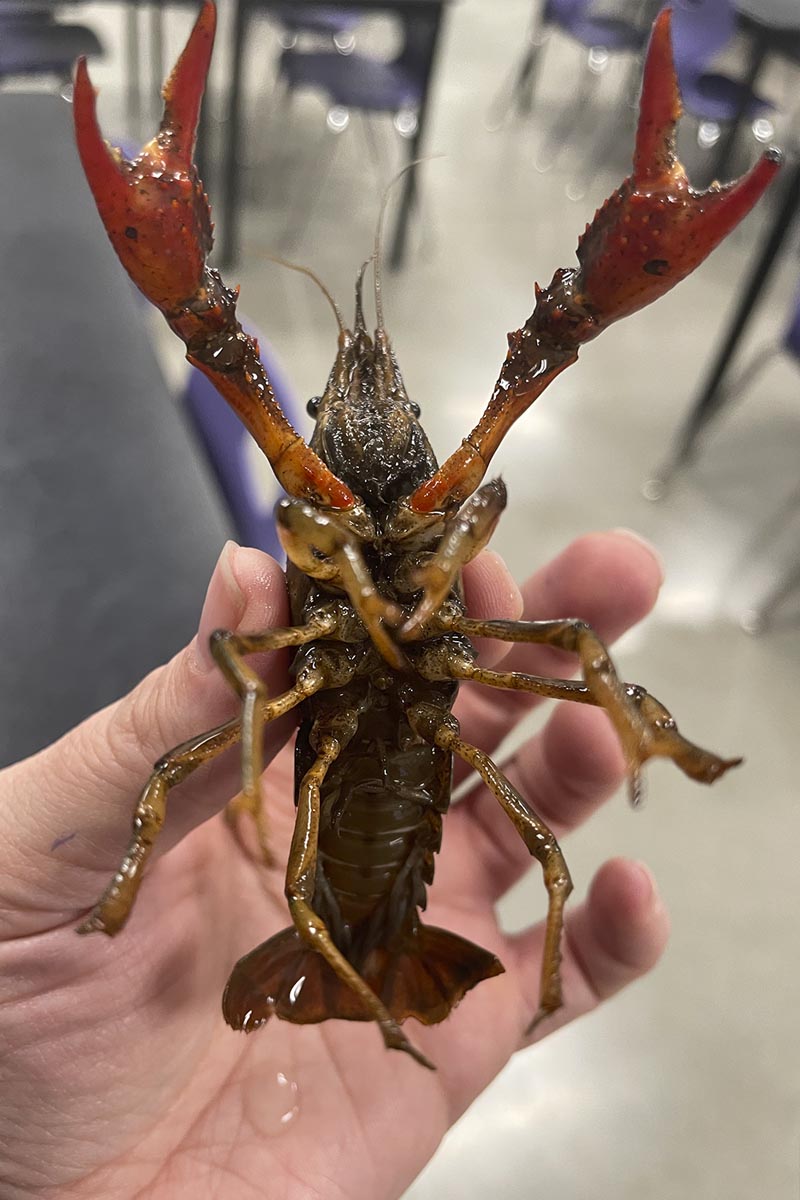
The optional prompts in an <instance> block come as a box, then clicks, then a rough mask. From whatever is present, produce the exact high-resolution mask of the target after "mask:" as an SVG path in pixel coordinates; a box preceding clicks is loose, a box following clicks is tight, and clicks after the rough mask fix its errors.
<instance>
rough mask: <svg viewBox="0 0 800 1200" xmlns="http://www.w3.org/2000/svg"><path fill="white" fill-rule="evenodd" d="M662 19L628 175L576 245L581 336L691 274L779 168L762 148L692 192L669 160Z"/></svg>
mask: <svg viewBox="0 0 800 1200" xmlns="http://www.w3.org/2000/svg"><path fill="white" fill-rule="evenodd" d="M670 18H671V12H670V10H669V9H664V10H663V11H662V12H661V13H660V14H659V16H658V18H657V20H656V23H655V26H654V28H653V35H652V38H651V39H650V46H649V49H648V52H647V61H646V63H645V69H644V81H643V85H642V99H641V108H640V116H639V127H638V130H637V135H636V150H635V154H634V169H633V174H632V176H631V177H630V178H629V179H626V180H625V182H624V183H623V184H622V186H621V187H620V188H619V189H618V190H617V191H616V192H614V194H613V195H612V196H610V197H609V199H608V200H606V202H605V204H604V205H603V206H602V207H601V208H600V209H599V210H598V212H597V214H596V215H595V218H594V220H593V222H592V224H591V225H590V226H588V227H587V230H586V232H585V234H584V235H583V237H582V238H581V240H580V242H579V245H578V261H579V262H580V265H581V269H580V271H579V272H578V275H577V277H576V278H575V281H574V289H575V299H576V300H577V301H578V302H579V304H581V305H583V306H584V307H585V308H586V309H587V310H588V312H589V313H590V314H591V317H592V318H593V321H592V325H593V328H592V329H591V330H587V334H588V337H593V336H595V335H596V334H597V333H599V332H600V330H601V329H603V328H605V327H606V326H607V325H610V324H611V323H612V322H613V321H617V320H619V319H620V318H621V317H624V316H627V315H628V314H629V313H632V312H635V311H636V310H637V309H639V308H643V307H644V306H645V305H646V304H650V303H651V302H652V301H653V300H656V299H658V297H659V296H662V295H663V294H664V293H665V292H667V291H669V289H670V288H672V287H674V286H675V284H676V283H679V282H680V280H681V279H684V278H685V277H686V276H687V275H689V274H690V273H691V272H692V271H693V270H694V269H695V267H697V266H698V265H699V264H700V263H701V262H702V261H703V259H704V258H706V256H707V255H708V254H710V253H711V251H712V250H713V249H714V248H715V246H717V245H718V244H719V243H720V242H721V241H722V240H723V238H725V237H726V236H727V234H728V233H730V231H731V230H732V229H733V228H734V226H735V225H737V224H738V222H739V221H741V220H742V218H743V217H744V216H745V215H746V214H747V213H748V212H749V211H750V209H751V208H752V207H753V205H754V204H755V203H756V201H757V200H758V198H759V197H760V196H761V194H762V193H763V191H764V190H765V188H766V187H767V185H768V184H769V183H770V181H771V180H772V178H773V177H774V175H775V173H776V172H777V170H778V168H779V166H780V163H781V157H782V156H781V154H780V152H779V151H777V150H767V151H766V152H765V153H764V155H762V157H761V159H760V160H759V161H758V162H757V163H756V165H755V166H754V167H753V168H752V170H751V171H750V172H749V173H748V174H747V175H745V176H744V177H743V178H742V179H740V180H738V181H737V182H735V183H729V184H725V185H724V186H720V185H719V184H717V183H714V184H712V186H711V187H710V188H708V190H707V191H704V192H697V191H695V190H694V189H693V188H692V187H690V185H689V181H688V179H687V178H686V172H685V171H684V169H683V167H682V166H681V164H680V162H679V161H678V158H677V155H676V153H675V127H676V125H677V122H678V118H679V117H680V115H681V101H680V94H679V92H678V81H677V78H676V75H675V66H674V63H673V58H672V42H671V37H670ZM582 340H588V338H583V339H582Z"/></svg>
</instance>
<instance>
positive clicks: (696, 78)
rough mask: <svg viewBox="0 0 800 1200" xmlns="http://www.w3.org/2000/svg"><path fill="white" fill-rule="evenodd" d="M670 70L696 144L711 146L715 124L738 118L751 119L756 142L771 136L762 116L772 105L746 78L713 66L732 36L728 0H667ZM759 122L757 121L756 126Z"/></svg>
mask: <svg viewBox="0 0 800 1200" xmlns="http://www.w3.org/2000/svg"><path fill="white" fill-rule="evenodd" d="M670 4H671V7H672V10H673V11H672V48H673V54H674V56H675V70H676V73H677V75H678V83H679V84H680V89H681V97H682V99H683V106H684V109H685V110H686V112H687V113H688V114H689V115H690V116H692V117H694V118H695V120H696V121H697V122H698V134H697V140H698V144H699V145H700V146H702V147H703V148H704V149H710V148H711V147H712V146H714V145H715V144H716V143H717V141H718V140H719V137H720V132H721V128H720V127H721V126H722V125H725V124H728V123H730V122H733V121H737V120H739V119H741V117H742V116H743V115H744V117H745V119H746V120H748V121H750V122H752V123H753V126H754V129H753V132H754V134H755V135H756V137H757V139H758V140H759V141H761V142H768V141H770V140H771V138H772V135H773V129H772V124H771V122H770V121H769V120H767V119H766V118H767V117H768V114H769V113H770V112H773V111H774V108H775V106H774V105H773V104H772V103H771V101H769V100H767V99H765V98H764V97H763V96H759V95H758V94H757V93H756V92H754V91H753V90H752V89H751V88H750V87H749V86H748V85H747V83H746V82H743V81H741V80H738V79H732V78H731V77H730V76H729V75H725V74H723V73H722V72H720V71H716V70H714V69H713V65H712V64H713V60H714V59H715V57H716V56H717V55H718V54H719V53H720V51H722V50H724V49H725V48H726V47H727V46H728V45H729V44H730V43H731V42H732V41H733V39H734V37H735V35H736V11H735V9H734V6H733V3H732V2H731V0H670ZM758 122H762V124H760V125H759V124H757V123H758Z"/></svg>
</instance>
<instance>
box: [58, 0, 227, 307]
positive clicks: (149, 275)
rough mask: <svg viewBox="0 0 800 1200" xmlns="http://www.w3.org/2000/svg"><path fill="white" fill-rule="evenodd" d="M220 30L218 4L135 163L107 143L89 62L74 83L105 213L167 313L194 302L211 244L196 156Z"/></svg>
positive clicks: (204, 19)
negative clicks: (205, 93)
mask: <svg viewBox="0 0 800 1200" xmlns="http://www.w3.org/2000/svg"><path fill="white" fill-rule="evenodd" d="M215 26H216V11H215V8H214V4H213V3H212V2H211V0H206V3H205V4H204V5H203V8H202V10H201V12H200V15H199V16H198V18H197V21H196V22H195V26H194V29H193V30H192V33H191V36H190V38H189V41H188V43H187V45H186V49H185V50H184V51H183V54H182V55H181V57H180V59H179V60H178V63H177V65H176V67H175V70H174V71H173V72H172V75H171V76H170V78H169V80H168V81H167V84H166V86H165V88H164V101H165V107H164V117H163V119H162V122H161V128H160V129H159V132H158V133H157V135H156V136H155V138H153V140H152V141H151V142H148V143H147V145H146V146H144V147H143V149H142V152H141V154H140V155H139V156H138V158H135V159H134V160H133V161H128V160H127V159H126V158H124V157H123V156H122V154H121V152H120V151H119V150H117V149H115V148H112V147H111V146H109V144H108V143H107V142H105V141H104V140H103V136H102V134H101V132H100V128H99V126H98V123H97V114H96V108H95V92H94V88H93V87H92V84H91V81H90V79H89V74H88V71H87V69H86V61H85V60H84V59H80V60H79V62H78V66H77V71H76V75H75V95H74V114H75V133H76V138H77V142H78V151H79V153H80V157H81V162H82V164H83V168H84V171H85V173H86V177H87V179H88V181H89V186H90V187H91V189H92V193H93V195H94V198H95V201H96V203H97V208H98V211H99V213H100V216H101V218H102V221H103V224H104V225H105V227H106V231H107V233H108V236H109V238H110V239H111V243H112V245H113V246H114V249H115V250H116V252H117V254H118V255H119V257H120V259H121V261H122V264H123V266H124V267H125V269H126V271H127V272H128V274H129V275H130V276H131V278H132V279H133V281H134V283H135V284H136V285H137V286H138V287H139V288H140V289H141V290H142V291H143V292H144V294H145V295H146V296H147V298H148V299H149V300H151V301H152V303H153V304H155V305H157V306H158V307H159V308H160V309H161V310H162V311H163V312H166V313H170V312H174V311H176V310H177V309H179V308H180V307H181V306H182V304H183V303H184V302H185V301H186V300H188V299H189V298H191V297H193V296H194V295H195V293H196V292H197V290H198V288H199V286H200V283H201V280H202V278H203V271H204V266H205V260H206V257H207V255H208V253H209V251H210V249H211V244H212V225H211V214H210V212H209V208H208V200H207V198H206V196H205V193H204V191H203V186H202V184H201V182H200V180H199V179H198V176H197V172H196V170H195V168H194V166H193V164H192V153H193V150H194V141H195V134H196V131H197V123H198V119H199V115H200V102H201V100H202V96H203V90H204V87H205V81H206V76H207V74H208V67H209V63H210V61H211V51H212V48H213V44H214V30H215Z"/></svg>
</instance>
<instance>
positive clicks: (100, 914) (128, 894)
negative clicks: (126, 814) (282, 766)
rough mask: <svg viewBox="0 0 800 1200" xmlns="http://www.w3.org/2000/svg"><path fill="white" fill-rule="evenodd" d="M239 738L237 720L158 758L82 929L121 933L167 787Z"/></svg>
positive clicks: (160, 820) (163, 810) (155, 832)
mask: <svg viewBox="0 0 800 1200" xmlns="http://www.w3.org/2000/svg"><path fill="white" fill-rule="evenodd" d="M238 740H239V720H238V718H236V719H235V720H233V721H227V722H226V723H225V724H224V725H220V726H219V727H218V728H217V729H212V730H210V731H209V732H208V733H201V734H200V735H199V736H198V737H194V738H190V739H189V741H187V742H182V743H181V745H180V746H176V747H175V748H174V749H173V750H170V751H169V752H168V753H167V754H165V755H164V757H163V758H161V759H159V761H158V762H157V763H156V765H155V767H154V769H153V774H152V775H151V776H150V779H149V780H148V781H147V784H146V785H145V788H144V790H143V792H142V794H141V796H140V797H139V802H138V804H137V805H136V808H135V809H134V813H133V836H132V838H131V841H130V845H129V846H128V849H127V851H126V852H125V857H124V858H123V860H122V862H121V863H120V865H119V869H118V870H117V872H116V874H115V875H114V876H113V878H112V880H111V882H110V883H109V885H108V887H107V888H106V890H105V892H104V893H103V895H102V896H101V897H100V899H99V900H98V902H97V904H96V905H95V906H94V908H93V909H92V911H91V913H90V914H89V916H88V917H87V918H86V920H85V921H84V922H83V924H82V925H80V926H79V927H78V933H95V932H102V933H107V934H109V935H110V936H111V937H113V936H114V934H115V933H119V931H120V929H122V926H123V925H124V924H125V922H126V921H127V919H128V917H129V915H130V911H131V908H132V907H133V902H134V900H135V899H136V893H137V892H138V891H139V885H140V884H141V882H142V875H143V873H144V867H145V864H146V862H147V860H148V858H149V857H150V854H151V851H152V849H153V845H154V843H155V840H156V838H157V837H158V835H159V833H160V832H161V828H162V826H163V824H164V820H165V817H166V815H167V792H168V791H169V789H170V788H172V787H174V786H175V784H176V783H180V782H181V781H182V780H184V779H185V778H186V776H187V775H190V774H191V772H192V771H195V770H196V769H197V768H198V767H200V766H202V765H203V763H206V762H210V761H211V759H212V758H216V756H217V755H218V754H221V753H222V752H223V751H224V750H227V749H228V748H229V747H230V746H233V745H235V744H236V742H238Z"/></svg>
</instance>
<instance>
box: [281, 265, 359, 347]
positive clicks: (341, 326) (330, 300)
mask: <svg viewBox="0 0 800 1200" xmlns="http://www.w3.org/2000/svg"><path fill="white" fill-rule="evenodd" d="M267 259H268V260H269V262H274V263H278V265H279V266H281V267H288V268H289V270H290V271H297V272H298V273H299V274H300V275H307V276H308V278H309V279H313V281H314V283H315V284H316V285H317V287H318V288H319V290H320V291H321V292H322V294H323V296H324V297H325V299H326V300H327V301H328V304H330V306H331V308H332V309H333V313H334V316H335V317H336V324H337V325H338V326H339V333H344V318H343V317H342V312H341V309H340V308H339V305H338V304H337V303H336V301H335V300H334V298H333V296H332V295H331V293H330V292H329V291H328V289H327V288H326V287H325V284H324V283H323V282H322V280H321V279H320V277H319V276H318V275H315V274H314V272H313V271H312V270H311V268H310V267H304V266H302V265H301V264H300V263H293V262H289V260H288V259H286V258H279V257H278V255H277V254H268V255H267ZM368 261H369V260H368ZM366 265H367V264H366V263H365V264H364V266H366ZM363 270H364V268H363V267H362V272H363Z"/></svg>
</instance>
